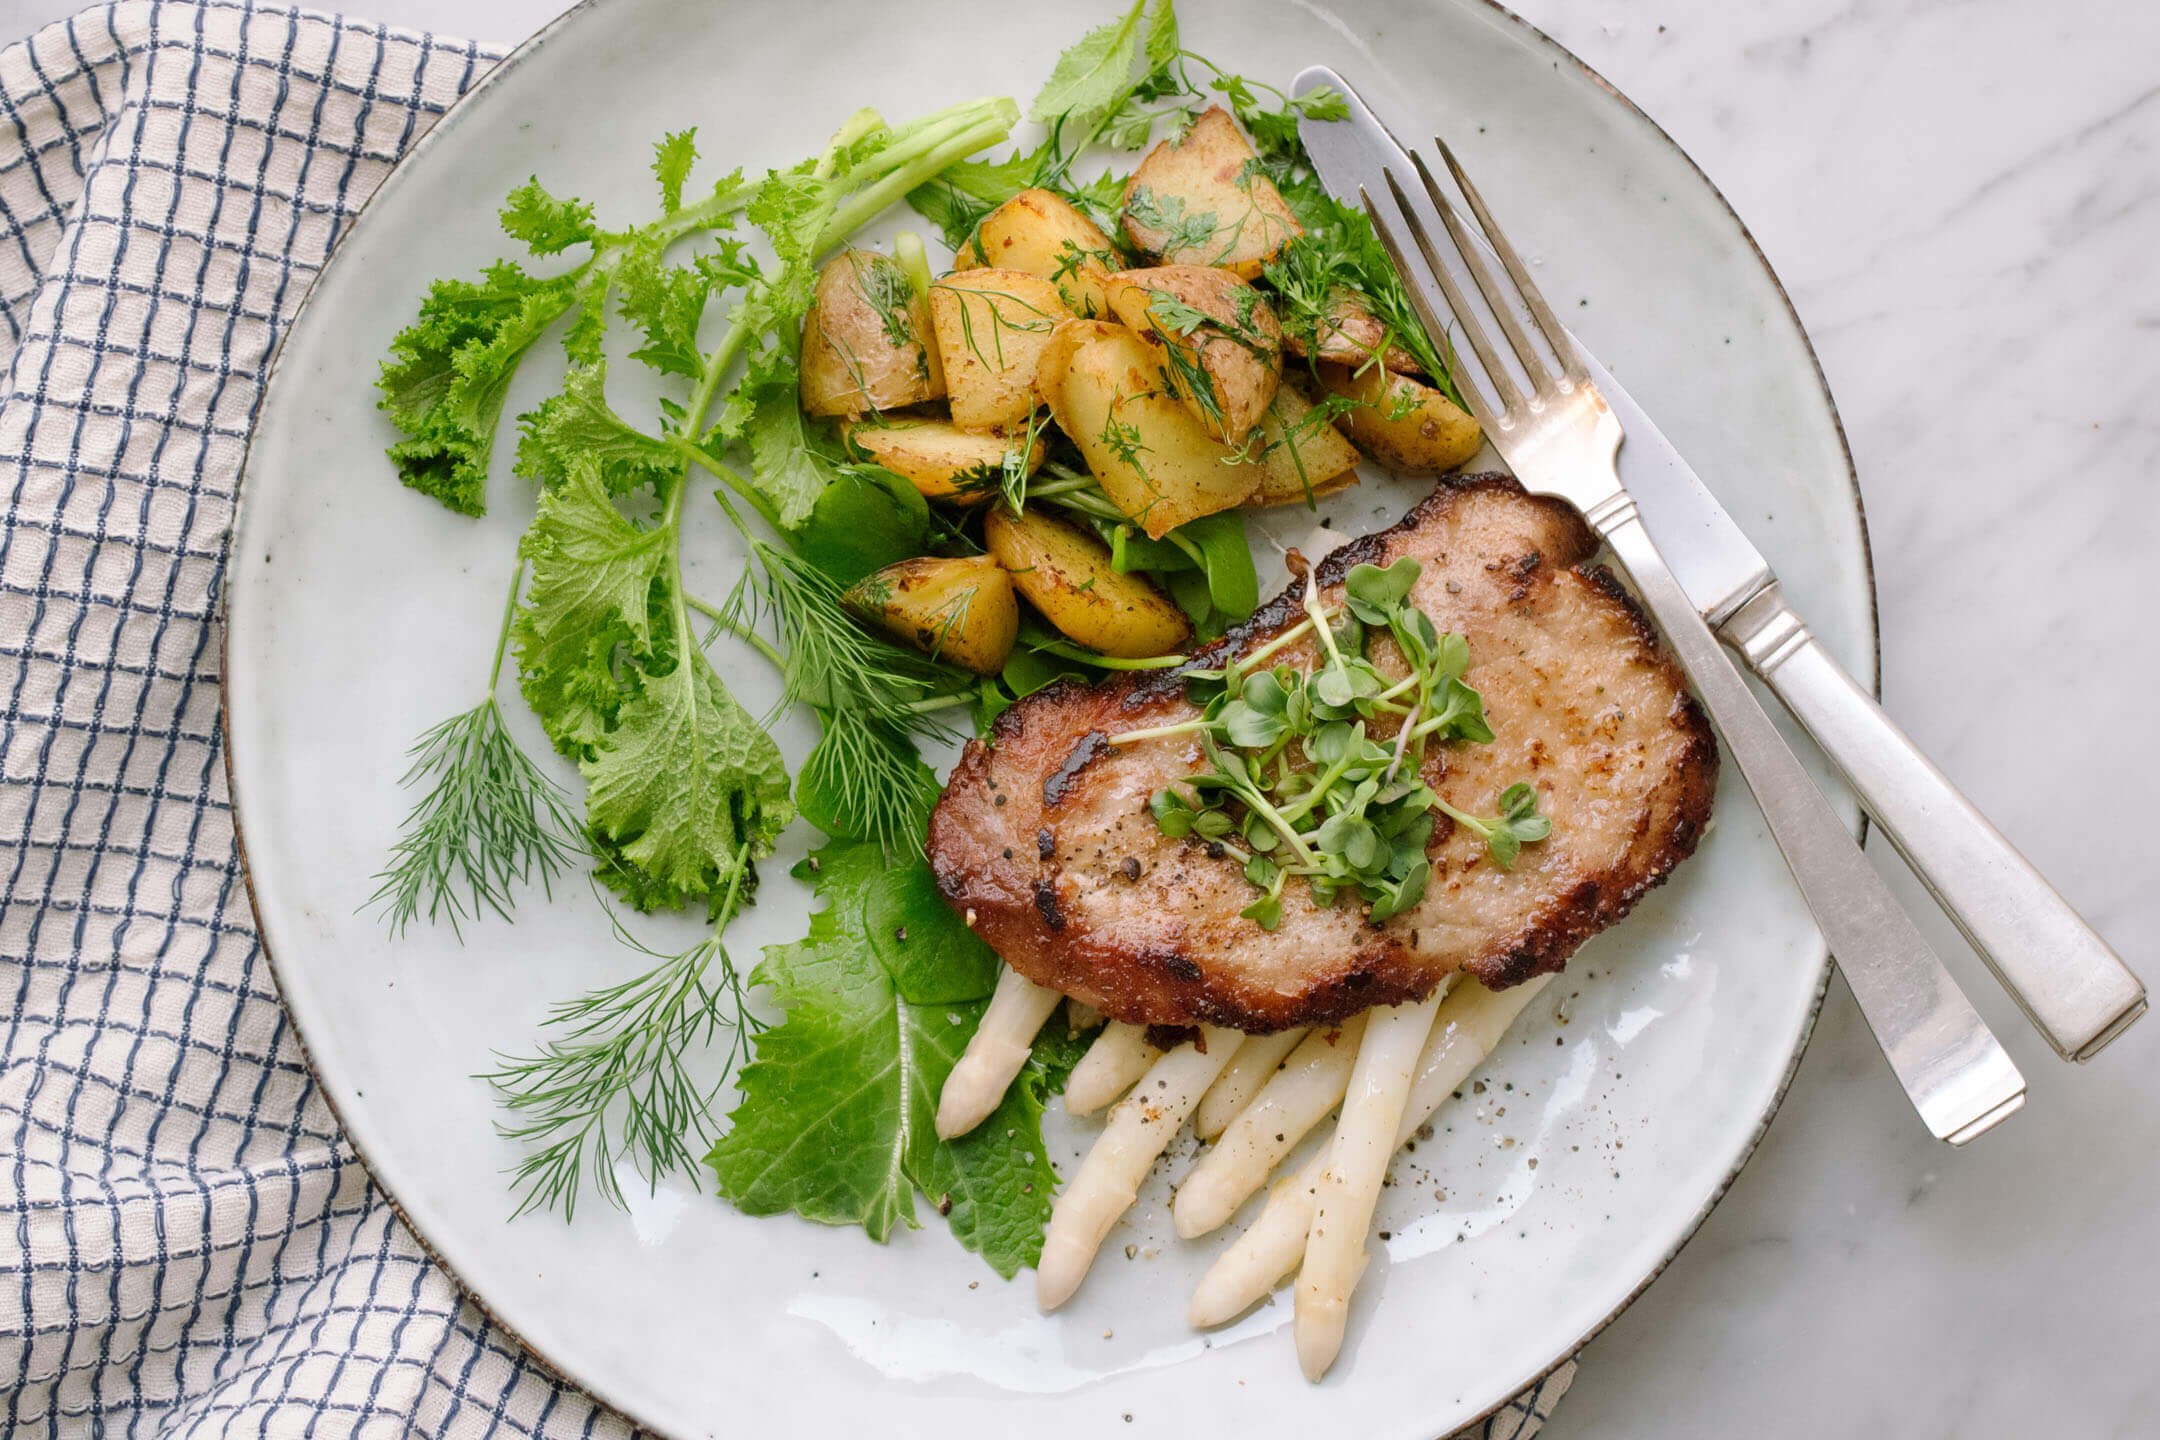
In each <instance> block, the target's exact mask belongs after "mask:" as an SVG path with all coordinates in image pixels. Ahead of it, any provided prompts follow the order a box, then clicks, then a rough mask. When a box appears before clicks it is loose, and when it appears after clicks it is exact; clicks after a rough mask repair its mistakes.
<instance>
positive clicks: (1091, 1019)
mask: <svg viewBox="0 0 2160 1440" xmlns="http://www.w3.org/2000/svg"><path fill="white" fill-rule="evenodd" d="M1109 1018H1110V1017H1109V1016H1107V1015H1105V1014H1103V1013H1102V1011H1100V1010H1098V1009H1096V1008H1095V1007H1094V1006H1093V1005H1083V1004H1082V1003H1080V1002H1079V1001H1078V1000H1074V1001H1072V1002H1070V1003H1069V1004H1067V1005H1066V1007H1065V1033H1066V1034H1067V1035H1078V1034H1079V1033H1080V1032H1081V1031H1083V1030H1093V1029H1094V1028H1095V1027H1096V1026H1098V1025H1100V1024H1102V1023H1103V1021H1105V1020H1107V1019H1109Z"/></svg>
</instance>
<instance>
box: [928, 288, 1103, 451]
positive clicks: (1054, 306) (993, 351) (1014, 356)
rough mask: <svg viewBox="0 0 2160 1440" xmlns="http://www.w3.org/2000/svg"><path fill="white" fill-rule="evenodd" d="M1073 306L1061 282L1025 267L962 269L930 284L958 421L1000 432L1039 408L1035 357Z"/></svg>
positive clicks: (955, 421) (933, 313)
mask: <svg viewBox="0 0 2160 1440" xmlns="http://www.w3.org/2000/svg"><path fill="white" fill-rule="evenodd" d="M1071 315H1072V312H1071V311H1069V310H1067V309H1066V308H1065V302H1064V301H1063V300H1061V299H1060V298H1058V290H1057V286H1055V285H1052V284H1051V283H1050V282H1049V281H1047V280H1043V279H1039V278H1038V277H1036V276H1033V275H1030V274H1028V273H1026V272H1025V271H1021V270H996V269H982V270H962V271H959V272H957V273H955V274H952V275H948V276H946V277H945V278H944V279H942V280H934V281H932V282H931V284H930V320H931V324H932V325H933V326H934V327H935V328H936V330H937V344H938V355H939V358H940V359H941V360H942V361H943V362H944V367H945V386H946V390H947V392H948V393H949V394H950V396H951V398H952V418H953V424H955V425H958V426H959V427H960V428H961V429H963V430H996V429H1002V428H1004V427H1005V426H1008V425H1018V424H1021V423H1022V422H1024V421H1025V420H1026V419H1027V417H1028V415H1029V414H1030V413H1031V412H1033V410H1034V409H1035V362H1036V361H1037V360H1039V359H1040V358H1041V356H1042V352H1043V347H1044V346H1045V345H1048V344H1049V343H1050V333H1051V332H1052V331H1053V330H1055V329H1056V328H1057V325H1058V322H1059V321H1060V320H1066V319H1070V318H1071Z"/></svg>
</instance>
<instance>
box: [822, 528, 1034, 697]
mask: <svg viewBox="0 0 2160 1440" xmlns="http://www.w3.org/2000/svg"><path fill="white" fill-rule="evenodd" d="M842 602H843V603H844V604H845V605H846V606H847V607H848V609H849V610H851V611H853V612H854V613H855V614H856V615H858V616H860V617H861V618H862V619H864V620H867V621H869V622H870V623H871V624H873V625H876V626H878V627H879V628H880V629H882V630H884V631H886V632H887V633H889V634H890V635H892V637H893V638H894V639H896V640H899V641H902V642H903V643H905V644H909V645H912V646H914V647H915V648H916V649H918V650H920V651H922V652H923V653H924V654H926V655H934V656H936V657H937V658H938V659H940V660H944V661H947V662H949V663H951V664H954V665H958V666H960V667H961V668H962V669H964V670H972V671H974V672H975V673H976V674H978V675H995V674H997V673H998V671H1000V670H1002V669H1004V668H1005V657H1006V656H1008V655H1010V654H1011V653H1012V648H1013V642H1014V641H1015V640H1017V639H1018V638H1019V636H1020V604H1019V601H1017V600H1016V599H1015V598H1014V597H1013V582H1012V576H1011V575H1010V574H1008V573H1007V572H1006V570H1005V567H1004V566H1002V565H1000V564H998V562H997V561H995V560H993V559H991V558H990V557H989V556H988V555H973V556H969V557H967V558H965V559H958V560H945V559H940V558H938V557H936V556H929V555H926V556H923V557H922V558H921V559H917V560H902V561H900V562H899V563H898V564H897V565H888V566H886V567H885V568H884V569H882V570H880V571H878V572H877V573H876V574H874V575H866V576H864V577H863V578H862V579H861V580H858V581H856V582H855V583H854V584H853V585H851V586H849V587H848V591H847V594H846V595H844V596H843V597H842Z"/></svg>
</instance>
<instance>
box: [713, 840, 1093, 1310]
mask: <svg viewBox="0 0 2160 1440" xmlns="http://www.w3.org/2000/svg"><path fill="white" fill-rule="evenodd" d="M798 873H799V874H802V875H803V877H804V878H806V879H808V880H810V881H811V882H812V883H814V884H815V885H816V887H817V893H818V896H819V898H820V899H821V900H822V901H824V902H825V903H824V908H823V909H821V910H819V911H818V912H817V913H815V914H814V915H812V916H811V917H810V928H809V933H808V934H807V935H805V936H804V937H803V939H802V940H801V941H799V942H797V943H795V944H792V945H774V946H770V947H768V948H767V949H766V951H765V958H764V960H763V962H762V963H761V964H760V965H759V966H758V967H757V969H756V971H754V972H753V973H752V975H751V984H752V985H754V986H762V987H764V988H765V990H766V991H767V992H768V993H769V995H770V997H771V999H772V1000H773V1002H774V1003H775V1004H777V1005H779V1006H780V1007H781V1008H782V1009H783V1010H784V1011H785V1012H786V1014H785V1018H784V1019H782V1020H781V1021H780V1023H778V1024H776V1025H773V1026H771V1027H769V1028H767V1029H765V1030H763V1031H761V1032H760V1033H759V1034H758V1036H757V1038H756V1041H755V1047H756V1056H757V1058H756V1059H755V1060H753V1061H752V1062H751V1063H750V1064H749V1065H746V1066H745V1067H743V1069H742V1071H741V1073H740V1075H739V1077H738V1080H737V1084H738V1088H739V1089H740V1091H741V1094H742V1100H741V1103H740V1104H739V1105H738V1106H737V1107H736V1109H735V1112H734V1114H733V1115H732V1116H731V1117H730V1123H729V1129H728V1132H727V1134H726V1135H724V1136H723V1137H722V1138H721V1139H720V1141H719V1143H718V1144H717V1145H715V1146H714V1147H713V1150H712V1153H711V1155H710V1156H709V1157H708V1163H709V1164H710V1165H711V1166H712V1170H713V1175H714V1178H715V1180H716V1181H717V1182H718V1187H719V1191H720V1194H721V1195H722V1197H724V1198H725V1199H727V1200H729V1201H731V1202H733V1203H734V1204H735V1205H736V1206H737V1207H739V1208H740V1209H742V1210H743V1211H745V1212H747V1213H749V1214H752V1215H772V1214H778V1213H780V1212H783V1211H790V1210H792V1211H794V1212H796V1213H797V1214H800V1215H802V1216H803V1217H804V1218H806V1219H810V1220H816V1221H819V1222H821V1223H824V1224H828V1225H860V1226H861V1227H862V1228H863V1229H864V1231H865V1232H867V1233H868V1234H869V1235H870V1237H871V1238H872V1239H874V1240H879V1241H883V1240H886V1239H888V1238H889V1237H890V1236H891V1234H892V1232H893V1229H894V1228H895V1227H896V1226H903V1225H904V1226H908V1227H911V1228H912V1227H914V1226H916V1225H918V1224H920V1221H919V1220H918V1218H917V1203H916V1192H917V1191H921V1192H922V1194H923V1196H924V1197H926V1199H927V1200H928V1202H929V1204H930V1205H931V1206H932V1207H933V1208H935V1209H937V1210H938V1211H940V1212H942V1213H944V1215H945V1218H946V1221H947V1223H948V1224H950V1225H951V1226H952V1230H953V1234H954V1235H955V1237H957V1238H958V1239H959V1241H960V1243H961V1244H962V1245H965V1246H966V1247H967V1248H968V1249H970V1250H973V1251H975V1252H976V1253H977V1254H979V1255H981V1256H982V1257H983V1259H984V1260H986V1261H988V1262H989V1264H990V1265H991V1267H992V1268H994V1269H995V1270H996V1271H997V1272H998V1273H999V1274H1000V1275H1004V1276H1007V1277H1010V1276H1011V1275H1013V1274H1014V1273H1015V1272H1016V1271H1018V1270H1019V1269H1020V1268H1021V1267H1023V1266H1028V1265H1033V1264H1034V1263H1035V1261H1036V1260H1037V1259H1038V1258H1039V1257H1040V1255H1041V1253H1042V1232H1043V1227H1044V1225H1045V1224H1047V1223H1048V1221H1049V1218H1050V1203H1051V1197H1052V1195H1053V1193H1054V1191H1055V1189H1056V1186H1057V1179H1058V1177H1057V1172H1056V1171H1055V1170H1054V1169H1053V1168H1052V1167H1051V1164H1050V1160H1049V1156H1048V1155H1047V1154H1046V1153H1045V1151H1044V1146H1043V1139H1042V1112H1043V1102H1044V1100H1045V1099H1046V1098H1047V1096H1048V1095H1049V1094H1051V1093H1054V1089H1058V1088H1062V1086H1063V1074H1062V1073H1061V1071H1062V1070H1066V1069H1069V1068H1070V1065H1071V1061H1070V1059H1069V1058H1066V1055H1065V1052H1067V1051H1069V1049H1070V1046H1069V1044H1067V1043H1065V1042H1061V1041H1057V1040H1052V1041H1047V1042H1039V1043H1038V1053H1037V1055H1036V1056H1035V1058H1034V1059H1032V1060H1031V1061H1030V1063H1029V1065H1028V1067H1027V1069H1026V1070H1024V1071H1023V1072H1022V1074H1021V1077H1020V1078H1019V1079H1018V1080H1017V1081H1015V1082H1014V1084H1013V1086H1012V1088H1011V1089H1010V1090H1009V1091H1008V1092H1007V1093H1006V1096H1005V1100H1004V1102H1003V1103H1002V1104H1001V1105H1000V1106H999V1107H998V1109H997V1111H996V1112H995V1113H994V1114H992V1115H991V1117H990V1118H989V1119H988V1120H986V1121H984V1122H983V1123H982V1124H981V1125H979V1126H977V1127H976V1128H975V1129H974V1130H973V1131H971V1132H970V1133H969V1134H967V1135H964V1136H962V1137H960V1138H959V1139H957V1140H954V1141H950V1142H945V1143H941V1142H940V1141H939V1140H938V1138H937V1131H936V1118H937V1102H938V1092H939V1091H940V1090H941V1089H942V1088H943V1087H944V1084H945V1077H946V1075H947V1074H948V1073H949V1072H950V1071H951V1069H952V1067H953V1063H954V1062H955V1061H957V1060H958V1059H959V1058H960V1053H961V1051H962V1050H964V1049H965V1048H966V1046H967V1041H968V1037H969V1036H971V1035H973V1034H974V1033H975V1025H976V1022H977V1021H978V1020H979V1019H980V1018H981V1015H982V1012H983V1010H984V1008H985V1007H986V1006H987V1004H988V1001H989V997H990V992H991V991H992V990H993V989H994V988H995V987H996V984H997V973H998V959H997V956H996V955H995V954H994V953H992V951H991V950H990V948H989V947H988V946H987V945H985V944H983V943H982V941H980V940H978V939H977V938H976V937H975V935H974V933H973V932H972V931H970V930H969V929H968V928H967V927H966V926H965V925H964V924H962V923H961V921H960V919H959V917H957V916H955V915H954V914H953V912H952V911H951V909H949V908H948V907H947V906H946V904H945V902H944V900H943V899H942V898H940V896H939V895H938V892H937V882H936V879H935V878H934V877H933V876H932V875H931V873H930V869H929V866H928V865H927V864H926V863H924V862H922V861H920V860H918V861H916V862H915V863H913V864H911V865H905V866H901V867H899V868H897V869H895V868H890V867H889V865H888V862H887V860H886V857H885V854H884V852H883V851H882V850H881V849H880V848H879V847H878V846H876V845H867V844H858V843H853V842H846V841H835V842H833V843H831V844H828V845H826V846H825V847H824V848H822V849H820V850H819V851H817V852H816V854H814V855H813V856H812V857H811V858H810V859H809V860H807V861H805V862H804V863H803V865H802V867H800V869H799V871H798ZM1062 1028H1063V1027H1062V1026H1058V1025H1051V1026H1048V1027H1046V1029H1048V1030H1051V1031H1057V1030H1061V1029H1062Z"/></svg>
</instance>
